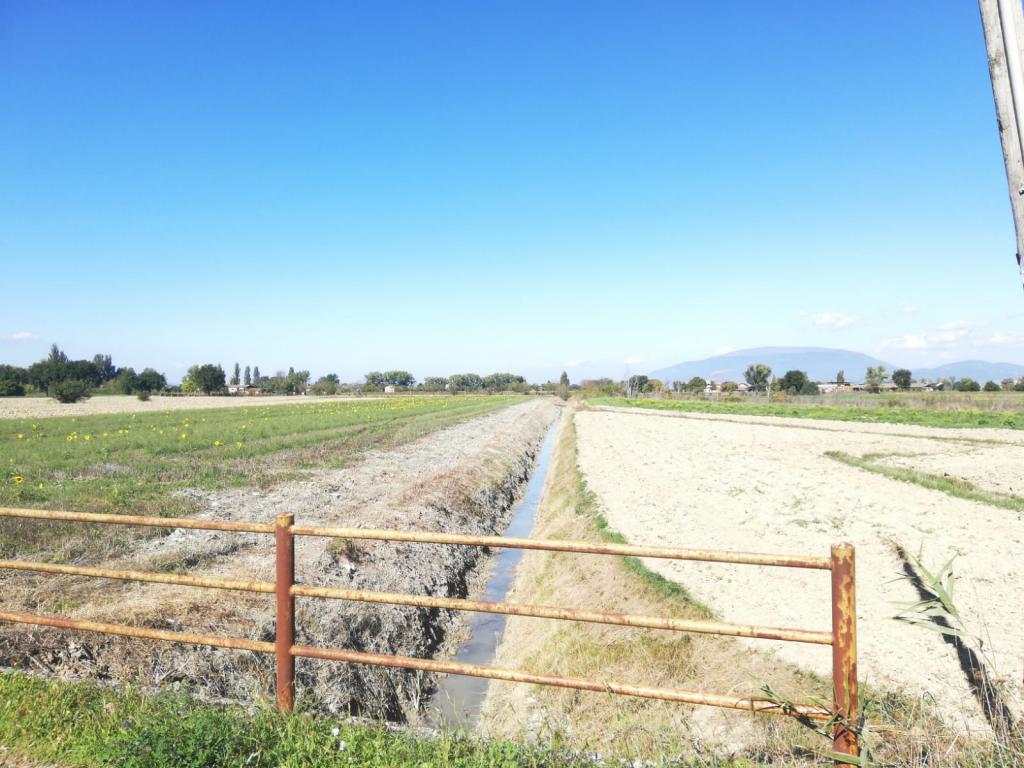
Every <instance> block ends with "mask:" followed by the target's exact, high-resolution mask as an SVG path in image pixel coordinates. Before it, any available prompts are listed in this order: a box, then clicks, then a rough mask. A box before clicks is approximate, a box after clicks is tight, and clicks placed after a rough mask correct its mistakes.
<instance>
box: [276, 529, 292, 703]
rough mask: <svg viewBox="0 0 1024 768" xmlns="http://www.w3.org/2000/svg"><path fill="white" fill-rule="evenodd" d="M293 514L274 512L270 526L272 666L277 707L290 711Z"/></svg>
mask: <svg viewBox="0 0 1024 768" xmlns="http://www.w3.org/2000/svg"><path fill="white" fill-rule="evenodd" d="M294 523H295V516H294V515H292V514H291V513H287V514H283V515H278V516H277V520H276V523H275V526H274V541H275V544H276V554H277V570H276V580H275V582H274V587H275V596H276V598H277V600H276V603H277V612H276V624H275V632H274V666H275V671H276V678H277V680H276V682H277V708H278V709H280V710H281V711H282V712H290V711H291V710H292V708H293V707H294V706H295V657H294V656H293V655H292V646H293V645H294V644H295V598H294V597H293V596H292V587H293V586H294V584H295V538H294V536H292V525H293V524H294Z"/></svg>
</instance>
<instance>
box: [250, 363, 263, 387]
mask: <svg viewBox="0 0 1024 768" xmlns="http://www.w3.org/2000/svg"><path fill="white" fill-rule="evenodd" d="M252 383H253V384H255V385H256V386H257V387H258V386H260V385H261V384H262V383H263V377H262V376H260V367H259V366H258V365H257V366H256V367H254V368H253V369H252Z"/></svg>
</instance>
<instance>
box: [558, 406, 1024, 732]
mask: <svg viewBox="0 0 1024 768" xmlns="http://www.w3.org/2000/svg"><path fill="white" fill-rule="evenodd" d="M576 419H577V428H578V436H579V456H580V467H581V469H582V471H583V473H584V475H585V477H586V480H587V482H588V484H589V486H590V488H591V489H592V490H593V491H594V492H595V493H596V494H597V497H598V499H599V501H600V503H601V505H602V506H603V508H604V510H605V514H606V516H607V518H608V521H609V524H610V526H611V527H612V528H613V529H615V530H617V531H619V532H621V533H622V534H624V535H625V536H626V538H627V539H628V540H629V541H631V542H633V543H651V544H671V545H677V546H688V547H714V548H726V549H736V550H749V551H765V552H780V553H799V554H820V555H827V554H828V551H829V546H830V545H831V544H832V543H834V542H840V541H849V542H852V543H853V544H855V545H856V547H857V564H858V583H857V587H858V619H859V646H860V673H861V678H862V680H866V681H867V682H868V683H869V684H870V685H874V686H876V687H882V688H887V687H892V688H898V689H902V690H904V691H906V692H907V693H910V694H913V695H917V696H922V697H927V698H930V699H931V700H933V701H934V702H935V704H936V706H937V709H938V711H939V712H940V713H941V715H942V716H943V717H944V719H945V720H946V721H947V722H948V723H949V724H950V725H952V726H955V727H959V728H970V729H971V730H984V729H985V728H986V725H985V718H984V716H983V714H982V711H981V708H980V706H979V705H978V703H977V700H976V698H975V696H974V694H973V693H972V690H971V687H970V686H969V685H968V682H967V679H966V676H965V673H964V671H963V669H962V668H961V664H960V661H959V660H958V657H957V654H956V652H955V650H954V648H953V647H952V645H950V644H949V643H948V642H946V641H945V640H944V639H943V636H942V635H940V634H939V633H937V632H931V631H928V630H926V629H922V628H919V627H913V626H909V625H907V624H906V623H903V622H900V621H897V620H895V619H894V618H893V617H894V615H895V614H896V613H898V612H899V611H900V609H901V607H902V606H903V605H904V604H909V603H912V602H915V601H916V600H918V599H919V595H918V592H917V591H916V589H915V587H914V586H913V585H912V584H911V583H910V582H909V581H908V580H906V578H904V577H905V561H904V560H903V559H901V557H900V556H899V555H898V554H897V547H902V548H904V549H905V550H906V551H907V552H909V553H911V554H917V553H918V552H920V553H921V557H922V561H923V562H924V563H925V564H926V565H927V566H928V567H933V568H938V567H939V566H940V565H942V564H943V563H944V562H945V561H946V560H948V559H949V558H950V557H952V556H954V555H955V556H956V558H957V559H956V561H955V570H956V574H957V577H958V586H957V595H956V598H957V602H958V604H959V607H960V609H961V612H962V614H963V616H964V620H965V622H966V624H967V626H968V628H969V629H970V630H971V631H972V632H973V633H976V634H978V635H980V636H982V637H983V638H984V640H985V649H986V651H987V653H988V654H989V655H990V658H989V659H988V662H989V664H988V668H989V671H990V673H992V674H994V675H998V676H999V678H1000V680H1001V681H1002V683H1003V684H1004V685H1005V686H1006V687H1007V689H1008V693H1007V700H1008V704H1010V706H1011V708H1013V709H1014V710H1015V711H1016V712H1017V713H1018V715H1019V713H1020V712H1021V685H1020V684H1021V678H1022V674H1024V636H1022V635H1021V633H1020V626H1021V623H1022V620H1024V602H1022V601H1021V600H1020V599H1019V584H1020V574H1019V572H1018V569H1017V566H1018V563H1019V557H1020V553H1021V551H1022V550H1024V547H1022V544H1024V522H1022V520H1021V515H1020V513H1019V512H1016V511H1013V510H1008V509H1003V508H999V507H996V506H993V505H990V504H986V503H979V502H975V501H968V500H965V499H959V498H954V497H951V496H949V495H948V494H945V493H943V492H941V491H937V490H931V489H928V488H924V487H921V486H919V485H915V484H911V483H906V482H898V481H895V480H892V479H889V478H887V477H884V476H881V475H878V474H874V473H871V472H867V471H864V470H862V469H859V468H856V467H852V466H847V465H845V464H842V463H840V462H837V461H835V460H833V459H830V458H828V457H827V456H826V455H825V454H826V452H828V451H844V452H846V453H849V454H851V455H854V456H862V455H865V454H869V453H870V454H901V455H903V458H899V457H897V458H895V459H892V461H897V460H898V461H904V460H905V461H909V462H911V463H913V464H914V465H915V466H921V467H925V468H926V471H929V472H933V473H938V474H942V472H948V473H949V474H951V475H954V474H955V475H957V476H963V477H968V478H970V479H972V480H974V481H976V482H977V483H978V485H979V487H990V488H992V489H993V490H998V491H1000V492H1003V493H1009V492H1011V491H1010V489H1011V488H1013V489H1014V490H1019V489H1020V486H1021V485H1024V483H1022V482H1021V480H1020V477H1021V475H1024V471H1022V469H1024V435H1022V434H1021V433H1020V432H1008V431H1000V430H956V431H952V430H948V429H946V430H939V429H928V428H920V427H906V426H900V425H882V424H855V423H840V422H826V421H821V422H818V421H815V422H809V421H806V420H800V421H797V420H787V419H770V418H754V417H716V416H696V417H695V416H687V415H675V414H663V413H649V412H637V411H628V410H621V409H620V410H599V411H584V412H581V413H579V414H578V415H577V417H576ZM978 441H985V442H978ZM908 457H910V458H908ZM1015 469H1016V471H1015ZM647 564H648V566H649V567H650V568H652V569H653V570H655V571H657V572H658V573H661V574H662V575H664V576H666V577H668V578H671V579H673V580H675V581H678V582H680V583H682V584H683V585H685V586H686V587H687V588H688V589H689V590H690V591H691V592H692V593H693V594H694V596H695V597H696V598H697V599H699V600H701V601H702V602H704V603H705V604H706V605H708V606H709V607H710V608H711V609H712V610H713V611H714V612H715V613H716V614H717V615H718V616H720V617H721V618H723V619H725V620H729V621H737V622H753V623H761V624H768V625H775V626H796V627H805V628H810V629H828V627H829V582H828V576H827V573H825V572H801V571H795V570H789V569H771V568H755V567H752V566H729V565H712V564H707V565H704V564H697V563H684V562H678V563H677V562H668V561H647ZM748 643H749V645H750V646H751V647H757V648H759V649H761V650H766V651H770V652H774V653H777V654H778V655H779V656H780V658H782V659H784V660H787V661H791V662H795V663H798V664H801V665H803V666H805V667H807V668H810V669H812V670H814V671H816V672H818V673H820V674H823V675H827V674H828V673H829V669H830V667H829V651H828V649H827V648H816V647H809V646H802V645H796V644H776V643H772V642H768V641H748ZM773 646H777V647H773Z"/></svg>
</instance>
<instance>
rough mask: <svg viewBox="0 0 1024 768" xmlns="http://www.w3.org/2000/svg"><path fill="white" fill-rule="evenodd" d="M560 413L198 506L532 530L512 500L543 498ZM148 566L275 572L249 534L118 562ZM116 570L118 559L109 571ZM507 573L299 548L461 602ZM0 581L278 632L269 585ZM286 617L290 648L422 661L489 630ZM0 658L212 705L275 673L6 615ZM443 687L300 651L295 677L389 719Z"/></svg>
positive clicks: (479, 559) (498, 418)
mask: <svg viewBox="0 0 1024 768" xmlns="http://www.w3.org/2000/svg"><path fill="white" fill-rule="evenodd" d="M557 414H558V409H557V407H556V406H555V405H554V404H553V403H551V402H550V401H531V402H528V403H524V404H521V405H516V406H513V407H511V408H508V409H505V410H503V411H501V412H499V413H496V414H492V415H488V416H485V417H482V418H480V419H475V420H473V421H472V422H468V423H465V424H461V425H457V426H455V427H452V428H449V429H446V430H442V431H439V432H437V433H434V434H431V435H428V436H426V437H424V438H421V439H420V440H418V441H416V442H415V443H413V444H410V445H407V446H404V447H403V448H402V449H399V450H396V451H388V452H381V453H379V454H376V453H372V454H370V455H368V456H367V457H365V459H364V460H362V461H361V462H359V463H358V464H356V465H354V466H352V467H347V468H345V469H341V470H330V471H324V472H318V473H314V474H313V475H311V476H310V477H308V478H306V479H304V480H302V481H299V482H297V483H291V484H288V485H286V486H283V487H281V488H279V489H275V490H273V491H271V492H269V493H265V494H260V495H254V494H253V493H251V492H242V491H232V492H225V493H219V494H210V495H207V496H205V497H204V498H203V499H202V500H201V503H202V504H203V505H204V506H205V510H204V511H203V512H201V513H200V516H202V517H207V518H209V519H217V520H221V519H224V520H263V519H271V520H272V519H273V514H275V513H279V512H283V511H290V512H294V514H295V516H296V521H297V522H300V523H307V524H324V525H344V526H351V527H390V528H407V529H411V530H422V531H435V532H447V533H464V534H480V535H502V534H505V533H506V532H507V531H508V530H509V526H510V523H511V522H512V521H513V519H514V520H515V521H516V526H517V530H518V527H519V526H521V525H525V526H527V528H526V533H528V532H529V528H528V526H529V524H530V521H531V520H532V517H531V514H532V513H528V512H524V509H525V504H524V503H520V504H519V505H518V506H517V502H519V501H520V499H524V494H526V496H525V500H529V498H530V495H531V494H539V489H540V485H542V484H543V479H542V478H541V479H540V480H539V481H538V480H536V479H537V478H538V476H539V475H540V473H538V472H537V471H536V468H537V467H538V455H539V454H540V453H541V447H542V445H544V444H545V443H544V439H545V435H549V434H550V432H551V426H552V424H553V422H554V421H555V419H556V417H557ZM531 477H532V478H534V479H535V482H534V483H531V482H530V481H531ZM537 483H539V485H538V484H537ZM535 503H536V502H535V501H534V506H535ZM512 533H513V534H514V533H515V531H513V532H512ZM501 552H503V553H508V552H510V550H501ZM154 562H157V563H160V564H166V565H169V567H167V570H168V571H169V572H175V573H189V574H190V575H199V574H203V575H206V574H209V575H212V576H217V577H225V576H229V577H235V578H238V577H243V578H247V579H250V580H254V579H261V578H267V577H268V576H269V575H270V574H271V573H272V569H273V554H272V550H271V549H270V548H269V546H268V543H267V542H266V541H264V540H262V539H260V537H258V536H255V535H248V534H243V535H230V536H229V535H224V534H220V533H217V532H210V531H175V532H174V533H173V534H170V535H164V536H159V537H157V538H153V539H147V540H145V541H143V542H141V543H140V545H139V547H138V549H137V551H135V552H134V553H133V554H132V557H131V559H130V560H129V561H128V562H127V564H128V565H132V566H133V567H139V566H140V565H142V566H146V565H151V564H152V563H154ZM125 565H126V562H125V561H124V560H122V561H121V562H118V563H114V564H112V566H111V567H125ZM492 565H496V568H494V569H492ZM512 569H514V564H512V563H509V562H506V561H505V560H504V559H503V557H502V556H501V555H497V554H495V553H494V552H493V551H492V550H490V549H488V548H484V547H465V546H454V545H452V546H447V545H440V546H425V545H422V544H415V543H405V542H386V541H364V540H361V541H355V540H350V539H346V540H330V541H328V540H309V541H303V542H302V543H301V545H299V546H297V548H296V571H297V577H298V579H299V581H300V582H302V583H306V584H316V585H320V586H328V587H340V588H347V589H358V590H376V591H384V592H403V593H410V594H423V595H429V596H436V597H454V598H466V597H476V596H478V595H480V594H481V593H482V592H483V591H484V590H485V588H486V590H487V592H486V593H487V595H488V596H491V595H492V594H494V593H492V592H491V591H490V590H491V589H503V587H501V584H502V583H504V586H505V587H506V588H507V585H508V582H509V580H510V577H511V571H512ZM492 574H493V576H492ZM44 579H45V580H44ZM0 589H2V590H3V592H4V594H5V598H4V601H3V602H4V605H5V607H9V608H10V609H12V610H16V609H17V608H21V609H29V610H35V611H37V612H40V613H61V614H63V615H70V616H73V617H74V618H78V619H84V620H93V621H104V620H106V621H111V620H113V621H118V622H121V623H132V624H136V625H139V626H144V627H149V628H154V629H163V630H171V631H181V630H188V631H195V632H204V631H215V632H216V633H218V634H226V635H236V636H239V637H247V638H250V639H253V640H260V641H266V640H270V639H272V638H273V636H274V613H273V599H272V598H271V597H269V596H266V595H256V594H245V593H240V594H237V595H236V594H233V593H224V592H221V591H220V590H209V591H205V590H204V591H199V590H182V589H178V588H175V587H173V586H163V585H152V584H145V585H138V584H123V583H119V582H106V581H96V580H94V579H85V578H80V577H76V576H59V577H53V576H50V577H39V576H34V575H29V574H24V573H13V574H12V573H9V572H8V573H3V574H0ZM186 592H187V593H189V594H187V595H186V594H182V593H186ZM502 594H503V592H501V593H498V594H497V597H499V598H500V597H501V595H502ZM54 609H56V610H54ZM296 613H297V616H296V625H297V627H298V633H297V635H296V638H295V641H296V643H300V644H304V645H321V646H329V647H335V648H347V649H351V650H356V651H365V652H370V653H380V654H389V655H402V656H412V657H420V658H450V657H451V656H452V655H453V654H455V655H457V656H459V657H460V658H465V656H464V654H467V653H475V651H470V650H468V649H470V648H473V647H475V646H476V644H477V643H478V642H479V641H480V640H481V638H484V637H485V636H486V633H487V632H489V631H493V629H492V628H489V627H484V628H480V627H478V626H475V625H474V624H473V623H472V622H468V621H467V618H468V617H467V616H466V615H465V614H464V613H461V612H456V611H450V610H446V609H438V608H421V607H411V606H393V605H379V604H366V603H354V602H346V601H339V600H312V599H308V600H307V599H299V600H298V605H297V608H296ZM460 646H461V647H462V650H460ZM492 652H493V643H492ZM0 666H4V667H17V668H19V669H32V670H35V671H38V672H42V673H45V674H51V675H59V676H61V677H70V678H93V679H98V680H100V681H124V682H132V683H134V684H137V685H140V686H144V687H152V686H166V685H168V684H181V685H185V686H188V687H190V688H191V689H192V690H194V692H195V693H196V694H197V695H199V696H200V697H202V698H205V699H210V700H219V701H223V700H229V701H252V700H253V699H254V698H255V697H257V696H260V695H272V692H273V678H274V672H273V659H272V658H268V657H267V656H266V655H264V654H255V653H239V652H237V651H235V652H233V651H228V650H221V649H215V648H207V647H199V646H196V647H193V646H180V645H171V644H163V643H153V642H149V641H145V640H137V639H131V638H120V637H109V636H102V635H90V634H83V633H76V632H65V631H59V630H53V629H40V628H37V627H32V626H26V625H11V624H5V625H0ZM438 683H439V681H438V678H437V675H435V674H433V673H430V672H422V671H415V670H404V669H383V668H379V667H369V666H363V665H354V664H337V663H331V662H326V661H319V660H315V659H303V660H301V661H300V663H299V664H298V668H297V674H296V688H297V692H298V700H299V704H300V706H303V707H304V708H307V709H315V710H319V711H326V712H330V713H335V714H359V715H367V716H372V717H376V718H381V717H383V718H387V719H389V720H392V721H411V720H417V719H418V718H419V716H420V715H421V713H423V712H424V711H426V710H427V709H429V708H430V706H431V702H432V700H433V699H434V695H435V692H436V691H437V689H438ZM442 684H444V685H447V681H443V683H442ZM468 695H470V696H471V697H472V696H476V695H478V694H477V693H470V694H468ZM479 695H482V694H479ZM462 696H463V693H461V692H457V691H454V689H452V688H450V687H449V688H448V689H447V693H445V694H443V698H445V700H447V701H449V702H451V703H452V705H453V711H464V710H465V706H464V705H463V704H462V703H458V702H459V701H461V699H460V697H462Z"/></svg>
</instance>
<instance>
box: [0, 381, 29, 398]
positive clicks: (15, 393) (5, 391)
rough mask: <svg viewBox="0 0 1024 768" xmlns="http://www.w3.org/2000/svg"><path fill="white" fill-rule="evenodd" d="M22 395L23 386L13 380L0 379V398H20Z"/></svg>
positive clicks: (23, 392) (23, 391)
mask: <svg viewBox="0 0 1024 768" xmlns="http://www.w3.org/2000/svg"><path fill="white" fill-rule="evenodd" d="M24 394H25V385H24V384H21V383H19V382H17V381H15V380H14V379H0V397H21V396H23V395H24Z"/></svg>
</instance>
